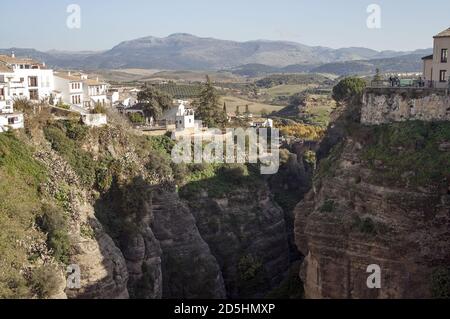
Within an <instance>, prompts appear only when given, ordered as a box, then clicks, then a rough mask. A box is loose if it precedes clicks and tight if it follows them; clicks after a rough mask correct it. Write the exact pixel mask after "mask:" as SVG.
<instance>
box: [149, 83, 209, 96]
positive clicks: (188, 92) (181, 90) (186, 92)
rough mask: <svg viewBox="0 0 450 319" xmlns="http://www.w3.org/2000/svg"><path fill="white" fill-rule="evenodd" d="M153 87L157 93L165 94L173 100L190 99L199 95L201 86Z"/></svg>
mask: <svg viewBox="0 0 450 319" xmlns="http://www.w3.org/2000/svg"><path fill="white" fill-rule="evenodd" d="M154 87H155V88H156V89H158V90H159V91H162V92H165V93H167V94H169V95H171V96H172V97H174V98H175V99H192V98H196V97H198V96H199V95H200V93H201V91H202V86H201V85H200V84H176V83H166V84H155V85H154Z"/></svg>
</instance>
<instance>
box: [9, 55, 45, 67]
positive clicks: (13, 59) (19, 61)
mask: <svg viewBox="0 0 450 319" xmlns="http://www.w3.org/2000/svg"><path fill="white" fill-rule="evenodd" d="M0 61H1V62H4V63H7V64H31V65H38V66H39V67H40V68H41V69H44V68H45V67H44V64H42V63H40V62H37V61H35V60H33V59H29V58H17V57H12V56H9V55H0Z"/></svg>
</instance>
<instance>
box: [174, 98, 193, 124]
mask: <svg viewBox="0 0 450 319" xmlns="http://www.w3.org/2000/svg"><path fill="white" fill-rule="evenodd" d="M175 124H176V127H177V129H178V130H185V129H193V128H195V111H194V110H193V109H191V108H187V107H186V105H185V103H181V104H180V105H179V106H178V110H177V113H176V115H175Z"/></svg>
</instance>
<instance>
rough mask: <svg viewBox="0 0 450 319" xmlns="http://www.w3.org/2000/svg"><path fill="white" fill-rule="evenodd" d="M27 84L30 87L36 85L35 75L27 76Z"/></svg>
mask: <svg viewBox="0 0 450 319" xmlns="http://www.w3.org/2000/svg"><path fill="white" fill-rule="evenodd" d="M28 86H32V87H37V86H38V79H37V77H36V76H30V77H28Z"/></svg>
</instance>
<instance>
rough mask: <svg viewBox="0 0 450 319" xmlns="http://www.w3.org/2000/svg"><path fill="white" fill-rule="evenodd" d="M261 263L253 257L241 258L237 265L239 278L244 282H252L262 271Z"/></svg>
mask: <svg viewBox="0 0 450 319" xmlns="http://www.w3.org/2000/svg"><path fill="white" fill-rule="evenodd" d="M262 266H263V265H262V262H261V260H259V259H258V258H256V257H255V256H253V255H251V254H250V255H245V256H242V257H241V259H240V260H239V263H238V271H239V278H240V279H241V280H244V281H251V280H254V279H255V278H256V277H257V276H258V275H259V273H260V272H261V271H262V270H263V269H262Z"/></svg>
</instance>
